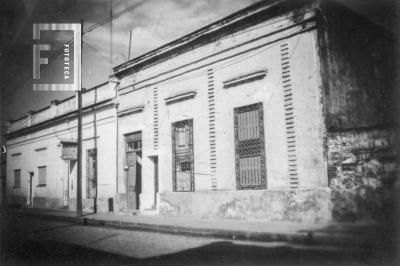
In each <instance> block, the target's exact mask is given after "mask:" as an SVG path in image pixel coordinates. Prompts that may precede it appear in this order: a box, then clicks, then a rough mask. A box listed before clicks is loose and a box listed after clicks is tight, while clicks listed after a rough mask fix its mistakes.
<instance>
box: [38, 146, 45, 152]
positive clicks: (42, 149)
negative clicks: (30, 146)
mask: <svg viewBox="0 0 400 266" xmlns="http://www.w3.org/2000/svg"><path fill="white" fill-rule="evenodd" d="M44 150H47V147H40V148H36V149H35V151H36V152H38V151H44Z"/></svg>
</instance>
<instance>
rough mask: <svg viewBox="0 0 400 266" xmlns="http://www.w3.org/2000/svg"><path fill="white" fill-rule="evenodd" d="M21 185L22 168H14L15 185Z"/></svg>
mask: <svg viewBox="0 0 400 266" xmlns="http://www.w3.org/2000/svg"><path fill="white" fill-rule="evenodd" d="M20 186H21V169H16V170H14V187H20Z"/></svg>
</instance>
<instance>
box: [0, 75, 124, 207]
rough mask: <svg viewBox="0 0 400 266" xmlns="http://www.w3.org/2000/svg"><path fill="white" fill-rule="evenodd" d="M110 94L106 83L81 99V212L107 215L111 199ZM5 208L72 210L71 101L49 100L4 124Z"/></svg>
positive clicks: (73, 130)
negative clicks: (6, 206) (91, 211)
mask: <svg viewBox="0 0 400 266" xmlns="http://www.w3.org/2000/svg"><path fill="white" fill-rule="evenodd" d="M114 95H115V93H114V91H113V88H111V87H110V85H109V84H108V83H105V84H102V85H100V86H98V87H95V88H92V89H90V90H87V91H86V92H84V93H83V95H82V104H83V118H82V135H83V136H82V141H83V142H82V154H83V156H82V157H83V158H82V198H83V206H84V210H86V211H90V210H93V208H94V199H97V205H96V206H97V209H98V211H108V210H109V204H110V203H111V202H110V203H109V199H110V198H113V197H114V195H115V182H113V180H114V176H115V144H114V143H115V121H116V119H115V118H116V117H115V108H114ZM7 146H8V152H7V155H8V158H7V159H8V165H7V175H8V178H7V198H8V200H9V204H14V205H15V204H18V205H22V206H33V207H37V208H63V207H64V208H69V209H75V208H76V173H77V165H76V151H77V98H76V97H71V98H67V99H65V100H63V101H60V102H57V101H54V102H52V103H51V105H50V106H48V107H46V108H44V109H42V110H39V111H36V112H31V113H29V114H28V116H26V117H23V118H21V119H18V120H16V121H13V122H12V123H10V126H9V129H8V143H7Z"/></svg>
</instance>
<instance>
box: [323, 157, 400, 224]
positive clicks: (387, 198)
mask: <svg viewBox="0 0 400 266" xmlns="http://www.w3.org/2000/svg"><path fill="white" fill-rule="evenodd" d="M336 171H337V174H336V177H335V178H332V179H331V180H330V188H331V189H332V194H331V198H332V202H333V210H332V216H333V219H334V220H335V221H338V222H355V221H363V222H383V223H385V222H388V221H390V220H392V219H396V217H394V215H393V214H394V212H395V202H396V195H398V192H399V191H398V188H399V187H400V186H399V185H400V184H399V178H398V176H399V169H398V167H397V166H396V167H393V168H392V169H387V167H385V164H384V163H382V162H380V161H378V160H375V159H372V160H369V161H361V162H357V163H349V164H341V165H339V166H337V170H336ZM396 190H397V191H396Z"/></svg>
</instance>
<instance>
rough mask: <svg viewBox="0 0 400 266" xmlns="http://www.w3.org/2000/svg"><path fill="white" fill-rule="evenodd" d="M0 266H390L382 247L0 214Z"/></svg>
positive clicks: (388, 255) (389, 255)
mask: <svg viewBox="0 0 400 266" xmlns="http://www.w3.org/2000/svg"><path fill="white" fill-rule="evenodd" d="M1 259H2V260H1V265H310V266H312V265H396V264H395V263H394V261H393V255H391V254H390V252H389V251H388V249H386V248H382V249H376V248H374V247H372V246H368V245H366V246H361V247H354V249H349V248H346V249H341V248H340V247H330V246H326V245H305V244H299V243H297V244H294V243H288V242H261V241H245V240H226V239H221V238H213V237H196V236H187V235H180V234H167V233H159V232H143V231H132V230H121V229H112V228H106V227H98V226H96V227H93V226H84V225H79V224H76V223H72V222H63V221H51V220H40V219H37V218H31V217H27V216H22V215H16V214H8V215H3V217H2V224H1Z"/></svg>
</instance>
